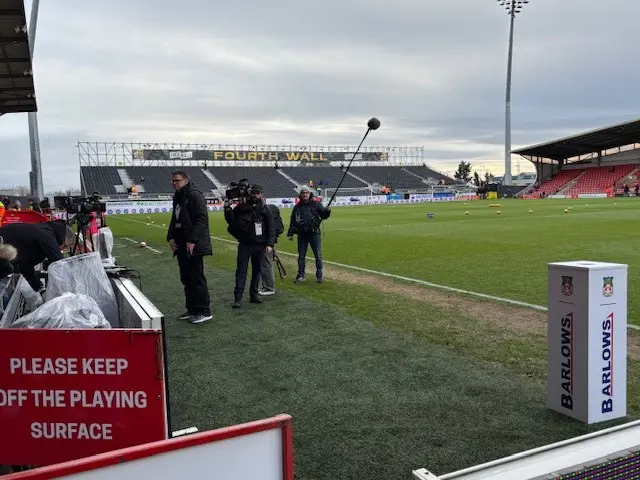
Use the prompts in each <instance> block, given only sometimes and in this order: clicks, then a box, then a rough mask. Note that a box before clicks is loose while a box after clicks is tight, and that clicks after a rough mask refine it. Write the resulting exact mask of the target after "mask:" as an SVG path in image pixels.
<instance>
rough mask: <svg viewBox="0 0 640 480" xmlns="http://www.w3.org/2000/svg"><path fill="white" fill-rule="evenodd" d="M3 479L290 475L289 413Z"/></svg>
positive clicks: (229, 479) (285, 478)
mask: <svg viewBox="0 0 640 480" xmlns="http://www.w3.org/2000/svg"><path fill="white" fill-rule="evenodd" d="M3 478H6V479H7V480H12V479H15V480H18V479H41V480H44V479H53V478H58V479H77V480H80V479H82V480H107V479H109V480H111V479H118V480H139V479H147V478H149V479H153V480H176V479H180V478H185V479H190V480H191V479H198V478H206V479H212V480H213V479H215V480H247V479H250V478H259V479H261V480H293V478H294V475H293V434H292V427H291V417H290V416H289V415H278V416H276V417H273V418H269V419H265V420H260V421H257V422H251V423H245V424H241V425H234V426H232V427H227V428H221V429H219V430H212V431H209V432H202V433H196V434H193V435H188V436H185V437H179V438H173V439H170V440H164V441H160V442H154V443H148V444H145V445H139V446H137V447H133V448H128V449H123V450H116V451H113V452H109V453H105V454H102V455H96V456H93V457H88V458H85V459H81V460H76V461H73V462H68V463H61V464H57V465H52V466H50V467H44V468H38V469H35V470H31V471H27V472H23V473H16V474H12V475H7V476H5V477H3Z"/></svg>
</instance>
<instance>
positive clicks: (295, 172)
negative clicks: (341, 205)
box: [280, 166, 369, 188]
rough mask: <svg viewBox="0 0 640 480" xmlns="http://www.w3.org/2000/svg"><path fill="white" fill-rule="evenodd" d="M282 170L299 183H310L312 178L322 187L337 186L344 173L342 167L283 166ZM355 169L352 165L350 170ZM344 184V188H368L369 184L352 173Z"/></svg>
mask: <svg viewBox="0 0 640 480" xmlns="http://www.w3.org/2000/svg"><path fill="white" fill-rule="evenodd" d="M280 170H282V172H284V173H285V174H286V175H287V176H289V177H290V178H291V179H293V180H294V181H295V182H297V184H298V185H302V184H303V183H308V182H309V181H310V180H311V181H313V183H314V185H320V186H321V187H322V188H331V187H337V186H338V183H339V182H340V179H341V178H342V175H343V173H344V172H343V171H342V169H341V168H340V167H315V166H314V167H282V168H280ZM354 170H355V167H352V168H351V169H350V170H349V171H350V172H354ZM355 175H357V174H355ZM342 186H343V187H344V188H367V187H368V186H369V185H367V183H366V182H364V181H362V180H358V179H357V178H355V177H353V176H352V175H347V176H346V177H345V179H344V182H342Z"/></svg>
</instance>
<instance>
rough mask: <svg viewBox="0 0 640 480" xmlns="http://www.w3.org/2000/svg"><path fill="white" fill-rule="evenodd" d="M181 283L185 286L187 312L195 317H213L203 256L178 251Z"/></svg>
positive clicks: (181, 250)
mask: <svg viewBox="0 0 640 480" xmlns="http://www.w3.org/2000/svg"><path fill="white" fill-rule="evenodd" d="M176 256H177V257H178V266H179V267H180V281H181V282H182V285H184V299H185V306H186V307H187V311H188V312H189V313H192V314H194V315H197V314H202V315H211V307H210V304H211V299H210V298H209V287H208V286H207V278H206V277H205V276H204V259H203V257H202V255H188V254H187V251H186V250H183V249H182V248H180V249H178V253H177V254H176Z"/></svg>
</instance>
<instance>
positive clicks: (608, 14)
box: [0, 0, 640, 188]
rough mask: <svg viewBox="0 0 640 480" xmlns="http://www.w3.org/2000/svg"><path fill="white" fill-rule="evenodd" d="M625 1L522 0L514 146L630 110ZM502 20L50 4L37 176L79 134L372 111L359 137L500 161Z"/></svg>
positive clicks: (57, 167) (283, 124) (210, 132)
mask: <svg viewBox="0 0 640 480" xmlns="http://www.w3.org/2000/svg"><path fill="white" fill-rule="evenodd" d="M69 12H73V15H70V14H69ZM638 14H640V4H636V3H630V2H628V1H626V0H610V1H609V2H606V3H605V2H600V3H594V4H589V5H586V4H585V2H582V1H581V0H564V1H563V2H560V3H558V2H556V1H552V0H534V1H532V2H531V3H530V4H529V5H528V6H527V8H526V11H525V13H524V14H523V15H522V16H521V17H519V18H518V19H517V25H516V39H515V40H516V44H515V55H514V85H513V107H512V108H513V142H514V146H516V145H522V146H525V145H527V144H531V143H538V142H541V141H546V140H550V139H553V138H556V137H560V136H564V135H566V134H569V133H573V132H576V131H581V130H584V129H588V128H595V127H598V126H603V125H607V124H610V123H616V122H619V121H623V120H627V119H629V118H630V117H631V116H632V115H633V112H634V111H637V109H638V107H640V105H638V103H639V101H638V100H637V96H635V95H633V93H634V92H635V85H636V84H637V83H638V80H640V78H639V77H640V66H638V65H637V63H635V62H633V61H632V59H633V58H634V57H633V51H634V48H635V47H634V44H635V37H636V29H637V27H636V22H637V21H636V19H637V18H638ZM603 18H610V19H611V22H603V21H602V19H603ZM507 33H508V17H507V15H506V14H504V13H503V12H501V11H500V9H499V8H498V7H497V6H496V5H495V2H491V1H487V2H480V1H478V0H452V1H446V2H444V1H442V2H424V1H419V0H396V1H394V2H389V1H385V0H372V1H370V2H367V3H364V4H363V3H362V2H356V1H355V0H327V1H325V2H311V3H309V2H298V1H296V2H294V1H291V0H289V1H287V0H274V1H271V2H259V1H257V0H245V1H239V2H227V3H225V4H220V2H213V3H212V2H201V1H195V0H193V1H189V0H184V1H183V2H181V3H180V6H179V8H178V7H177V6H176V4H175V2H169V1H168V0H159V1H156V2H153V3H150V2H143V1H140V2H131V1H126V2H125V1H123V0H112V1H110V2H81V3H78V2H75V1H71V0H65V1H61V2H57V3H56V5H53V4H50V3H47V2H45V3H42V4H41V7H40V18H39V24H38V37H37V40H36V59H35V74H36V89H37V95H38V102H39V106H40V134H41V137H42V158H43V162H44V165H45V174H46V178H45V182H48V184H47V187H48V185H49V184H51V185H56V186H59V187H60V188H64V187H67V186H69V185H67V184H66V182H68V181H71V179H72V176H70V175H68V174H67V173H68V172H69V171H71V170H70V169H74V168H75V169H76V170H77V151H76V150H75V144H76V142H77V141H83V140H90V141H140V142H147V141H167V142H173V141H175V142H180V141H183V142H187V141H197V142H201V143H246V144H249V143H280V144H293V143H303V144H344V143H348V144H357V142H358V141H359V139H360V136H361V135H362V133H363V131H364V125H365V123H366V120H367V119H368V118H369V117H370V116H372V115H376V116H379V117H380V119H381V120H382V122H383V128H381V129H380V130H378V131H376V132H375V137H374V136H372V137H371V138H370V139H369V145H374V144H379V145H399V144H408V145H424V146H425V158H426V159H427V162H429V159H434V161H438V162H439V163H438V164H439V165H445V166H446V165H447V161H448V159H451V160H450V162H451V164H452V165H454V168H453V169H455V163H456V161H457V160H458V159H465V158H466V159H468V160H470V161H472V162H473V161H477V162H479V163H482V164H484V165H487V166H491V168H495V172H494V173H496V174H502V169H501V163H502V155H503V154H502V148H503V137H504V135H503V129H504V82H505V69H506V47H507V45H506V40H507ZM0 122H2V123H3V126H4V124H6V122H7V119H6V118H5V117H3V118H0ZM18 123H20V122H17V123H15V124H14V123H13V122H12V124H11V125H12V127H11V132H12V135H18V136H19V137H20V138H17V137H16V138H13V140H10V141H9V140H6V141H5V140H3V137H2V136H0V142H3V153H4V151H6V152H8V155H10V156H11V157H24V158H25V163H24V165H25V168H24V171H23V172H22V173H21V174H20V173H18V174H16V175H17V177H14V176H11V177H10V178H11V179H13V178H20V176H21V175H22V176H23V177H24V178H25V179H27V180H26V181H25V182H22V181H21V182H19V183H28V176H27V173H26V172H27V171H28V165H29V160H28V158H29V157H28V138H27V137H26V134H27V127H26V118H24V120H23V121H22V125H23V126H20V127H19V128H18V129H17V132H16V128H17V127H16V126H17V124H18ZM21 129H22V130H21ZM25 148H27V150H26V151H25ZM474 159H475V160H474ZM12 175H13V174H12ZM74 175H75V174H74ZM5 181H9V180H5ZM10 181H14V180H10ZM73 181H74V182H77V175H76V176H75V177H74V178H73Z"/></svg>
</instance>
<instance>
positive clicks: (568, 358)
mask: <svg viewBox="0 0 640 480" xmlns="http://www.w3.org/2000/svg"><path fill="white" fill-rule="evenodd" d="M627 270H628V265H624V264H618V263H602V262H589V261H575V262H559V263H550V264H549V270H548V302H549V309H548V340H547V341H548V353H547V359H548V366H547V369H548V370H547V374H548V375H547V405H548V407H549V408H550V409H552V410H554V411H556V412H560V413H562V414H564V415H567V416H569V417H572V418H575V419H577V420H580V421H582V422H585V423H588V424H591V423H598V422H604V421H608V420H613V419H616V418H620V417H625V416H626V414H627Z"/></svg>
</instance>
